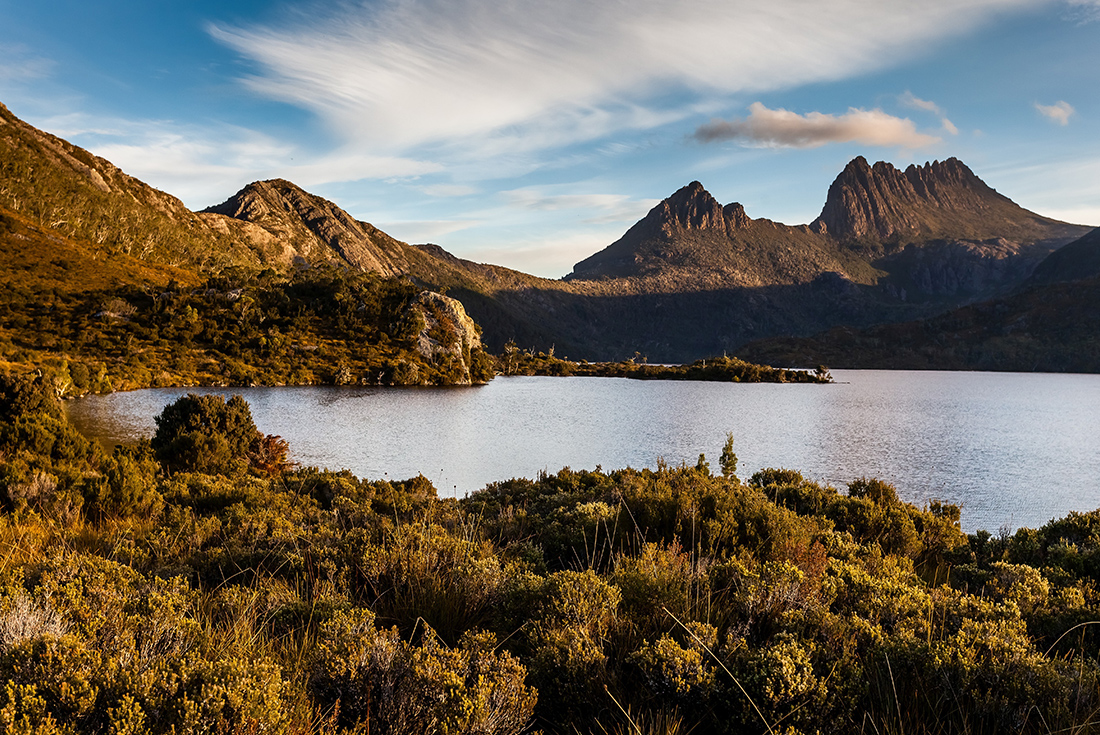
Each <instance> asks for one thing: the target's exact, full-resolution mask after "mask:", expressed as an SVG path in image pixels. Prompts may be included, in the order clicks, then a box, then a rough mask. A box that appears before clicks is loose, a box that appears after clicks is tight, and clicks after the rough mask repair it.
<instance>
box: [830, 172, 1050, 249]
mask: <svg viewBox="0 0 1100 735" xmlns="http://www.w3.org/2000/svg"><path fill="white" fill-rule="evenodd" d="M1060 224H1063V223H1058V222H1055V221H1054V220H1049V219H1046V218H1044V217H1040V216H1039V215H1036V214H1034V213H1032V212H1028V211H1027V210H1025V209H1023V208H1021V207H1019V206H1018V205H1016V204H1015V203H1014V202H1012V201H1011V200H1010V199H1008V198H1007V197H1005V196H1003V195H1001V194H998V193H997V192H996V191H995V190H994V189H993V188H991V187H990V186H988V185H987V184H986V183H985V182H984V181H982V180H981V179H980V178H978V176H976V175H975V174H974V172H973V171H971V170H970V168H969V167H968V166H967V165H966V164H965V163H963V162H962V161H960V160H959V159H957V158H948V159H946V160H944V161H932V162H930V163H925V164H924V165H923V166H917V165H915V164H910V165H909V166H908V167H907V168H906V169H905V170H904V171H902V170H900V169H898V168H896V167H895V166H894V165H893V164H891V163H888V162H886V161H878V162H876V163H875V164H873V165H872V164H870V163H868V162H867V159H865V158H864V157H863V156H857V157H856V158H854V159H852V160H851V161H850V162H849V163H848V165H847V166H845V167H844V170H843V171H841V172H840V174H839V175H838V176H837V177H836V179H835V180H834V181H833V183H832V184H831V185H830V186H829V193H828V196H827V197H826V200H825V206H824V207H823V208H822V210H821V216H820V217H818V218H817V220H815V221H814V222H813V223H812V225H811V227H813V228H814V229H815V230H817V231H818V232H825V233H828V234H829V235H831V236H832V237H834V238H836V239H838V240H841V241H856V240H864V241H866V240H876V241H880V242H886V243H891V242H897V243H902V242H915V241H920V240H929V239H935V238H969V239H986V238H995V237H1008V238H1009V239H1013V240H1038V239H1043V238H1048V237H1058V236H1060V235H1052V234H1050V232H1049V230H1050V229H1051V226H1056V225H1060Z"/></svg>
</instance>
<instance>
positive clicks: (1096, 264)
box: [1028, 228, 1100, 285]
mask: <svg viewBox="0 0 1100 735" xmlns="http://www.w3.org/2000/svg"><path fill="white" fill-rule="evenodd" d="M1097 275H1100V228H1097V229H1095V230H1093V231H1092V232H1090V233H1089V234H1087V235H1085V236H1084V237H1082V238H1081V239H1080V240H1076V241H1074V242H1071V243H1070V244H1069V245H1066V246H1065V247H1063V248H1059V249H1058V250H1055V251H1054V252H1053V253H1051V254H1050V255H1049V256H1047V257H1046V259H1045V260H1043V262H1042V263H1040V264H1039V266H1038V267H1037V268H1036V269H1035V273H1033V274H1032V276H1031V278H1030V279H1029V280H1028V284H1029V285H1040V284H1045V283H1056V282H1058V281H1074V280H1077V279H1080V278H1089V277H1091V276H1097Z"/></svg>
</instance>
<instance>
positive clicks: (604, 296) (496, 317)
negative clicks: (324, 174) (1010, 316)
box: [0, 108, 1089, 362]
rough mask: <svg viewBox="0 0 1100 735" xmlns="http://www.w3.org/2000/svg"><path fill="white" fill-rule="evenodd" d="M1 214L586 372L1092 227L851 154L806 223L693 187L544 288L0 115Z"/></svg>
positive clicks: (875, 302)
mask: <svg viewBox="0 0 1100 735" xmlns="http://www.w3.org/2000/svg"><path fill="white" fill-rule="evenodd" d="M32 202H33V203H34V204H35V207H34V208H33V209H31V208H29V203H32ZM0 206H7V207H8V208H9V209H14V210H16V211H17V213H19V216H27V217H29V219H30V220H36V221H37V222H39V223H41V226H42V227H45V228H47V229H48V228H50V227H51V226H52V225H54V224H56V226H57V227H58V228H61V229H59V230H58V231H59V234H61V235H63V236H71V237H74V238H77V239H78V240H82V241H87V242H90V243H100V244H101V246H102V248H103V249H104V253H106V254H110V253H114V255H110V256H109V257H119V256H120V255H121V254H126V253H131V254H132V255H131V256H130V257H137V258H139V259H143V260H145V261H148V262H150V263H166V264H170V265H181V266H186V267H188V268H193V269H198V270H199V271H201V272H206V273H210V272H217V271H218V270H219V269H220V268H223V267H225V266H226V265H245V266H250V267H270V266H275V267H279V268H285V267H291V266H293V265H295V264H297V265H298V266H308V265H309V264H321V263H333V264H336V265H340V266H342V267H346V268H353V269H355V270H362V271H368V272H374V273H378V274H380V275H383V276H401V277H405V278H409V279H411V280H413V281H414V282H415V283H417V284H418V285H420V286H421V287H423V288H427V289H435V290H444V289H445V290H447V292H448V293H449V294H450V295H451V296H453V297H454V298H457V299H458V300H459V301H461V302H462V304H463V305H464V307H465V309H466V310H467V311H468V312H469V314H470V315H471V316H472V317H473V318H474V319H475V320H476V321H477V322H478V323H479V324H480V325H482V327H483V329H484V330H485V331H484V341H485V343H486V344H487V346H488V347H489V348H490V349H492V350H500V349H502V348H503V345H504V343H505V342H507V341H508V340H511V339H514V340H516V341H517V342H518V343H519V344H520V345H521V346H523V347H534V348H537V349H548V348H549V347H551V346H557V348H558V354H562V355H566V354H571V355H572V356H573V357H578V358H579V357H584V358H587V359H622V358H624V357H629V356H631V355H633V354H634V353H635V352H640V353H642V354H644V355H647V356H648V357H649V358H650V359H651V360H655V361H656V360H659V361H669V362H686V361H690V360H692V359H696V358H699V357H703V356H708V355H713V354H718V353H721V352H729V353H733V352H734V351H736V350H737V349H739V348H740V346H741V345H743V344H745V343H746V342H749V341H752V340H758V339H761V338H766V337H770V336H777V335H809V334H813V333H816V332H819V331H821V330H823V329H828V328H830V327H833V326H838V325H846V326H853V327H865V326H869V325H872V324H875V323H882V322H898V321H904V320H909V319H914V318H920V317H927V316H931V315H933V314H935V313H939V312H943V311H945V310H948V309H951V308H954V307H957V306H960V305H963V304H966V303H969V302H972V301H976V300H979V299H981V298H989V297H991V296H995V295H998V294H1003V293H1006V292H1008V291H1010V290H1011V289H1013V288H1015V287H1017V286H1018V285H1019V284H1020V283H1021V282H1022V281H1023V280H1024V279H1025V278H1027V277H1028V276H1029V275H1030V273H1031V270H1032V269H1033V267H1034V266H1035V264H1036V263H1038V262H1039V260H1040V259H1041V258H1042V257H1043V256H1045V255H1046V254H1047V253H1049V252H1050V251H1051V250H1052V249H1054V248H1055V247H1056V246H1057V245H1059V244H1061V243H1064V242H1067V241H1068V240H1070V239H1073V237H1074V236H1079V235H1081V234H1084V233H1085V232H1087V231H1088V229H1089V228H1082V227H1077V226H1074V225H1067V224H1065V223H1060V222H1056V221H1054V220H1049V219H1047V218H1043V217H1041V216H1039V215H1036V214H1034V213H1032V212H1028V211H1027V210H1024V209H1022V208H1020V207H1018V206H1016V205H1015V204H1014V203H1012V202H1011V201H1010V200H1008V199H1007V198H1005V197H1003V196H1002V195H1000V194H998V193H996V192H995V191H994V190H993V189H991V188H990V187H988V186H986V185H985V184H984V183H983V182H981V180H980V179H978V178H977V176H975V175H974V174H973V173H972V172H971V171H970V169H968V168H966V166H965V165H963V164H962V163H961V162H959V161H956V160H955V159H949V160H948V161H945V162H942V163H940V162H936V163H931V164H927V165H926V166H922V167H916V166H911V167H909V168H908V169H906V170H905V171H904V172H902V171H898V170H897V169H895V168H894V167H893V166H891V165H890V164H886V163H882V162H880V163H877V164H875V165H873V166H872V165H870V164H868V163H867V162H866V160H864V159H862V158H858V159H855V160H853V161H852V162H851V163H850V164H849V165H848V166H847V167H846V168H845V170H844V171H843V172H841V174H840V175H839V176H838V177H837V179H836V181H834V182H833V185H832V186H831V187H830V194H829V196H828V198H827V200H826V205H825V207H824V208H823V210H822V216H821V217H819V218H818V220H817V221H815V222H814V223H811V224H810V225H797V226H789V225H785V224H782V223H778V222H772V221H770V220H767V219H763V218H761V219H753V218H751V217H749V216H748V214H747V213H746V212H745V210H744V208H743V207H742V206H741V205H740V204H739V203H736V202H734V203H731V204H727V205H725V206H723V205H721V204H720V203H719V202H718V201H717V200H716V199H715V198H714V197H713V196H711V195H710V194H709V193H708V192H707V191H706V189H705V188H703V186H702V184H700V183H699V182H692V183H691V184H689V185H688V186H686V187H683V188H681V189H680V190H679V191H677V192H675V193H674V194H673V195H672V196H670V197H669V198H668V199H666V200H664V201H663V202H661V203H660V204H658V205H657V206H656V207H654V208H653V210H651V211H650V212H649V214H647V216H646V217H644V218H643V219H642V220H640V221H639V222H638V223H637V224H635V225H634V226H633V227H631V228H630V229H629V230H628V231H627V232H626V233H625V234H624V235H623V237H622V238H620V239H619V240H618V241H616V242H615V243H612V244H611V245H610V246H608V247H607V248H605V249H604V250H602V251H600V252H599V253H595V254H593V255H592V256H591V257H589V258H587V259H585V260H583V261H581V262H580V263H578V264H577V266H576V267H575V269H574V272H573V273H571V274H570V275H569V276H568V277H567V278H566V279H563V280H549V279H543V278H537V277H535V276H531V275H528V274H525V273H521V272H518V271H514V270H511V269H508V268H503V267H500V266H493V265H489V264H480V263H472V262H470V261H468V260H464V259H462V258H457V257H455V256H453V255H452V254H450V253H448V252H446V251H445V250H443V249H442V248H440V247H438V246H434V245H418V246H413V245H408V244H406V243H402V242H400V241H398V240H396V239H394V238H392V237H390V236H388V235H387V234H386V233H384V232H382V231H381V230H379V229H377V228H375V227H373V226H372V225H370V224H369V223H366V222H362V221H359V220H357V219H356V218H354V217H352V216H351V215H350V214H348V213H347V212H345V211H344V210H343V209H341V208H340V207H338V206H337V205H335V204H334V203H332V202H329V201H327V200H325V199H323V198H321V197H318V196H315V195H313V194H310V193H309V192H306V191H304V190H302V189H301V188H300V187H298V186H296V185H294V184H293V183H291V182H289V181H285V180H281V179H273V180H269V181H260V182H254V183H252V184H249V185H248V186H246V187H244V188H243V189H242V190H241V191H240V192H238V193H237V194H236V195H234V196H233V197H231V198H230V199H229V200H227V201H225V202H223V203H221V204H218V205H215V206H212V207H209V208H207V209H206V210H204V211H203V212H198V213H194V212H190V211H188V210H187V209H186V207H184V206H183V204H182V203H181V202H179V200H178V199H175V198H174V197H171V196H170V195H167V194H164V193H163V192H157V191H156V190H155V189H153V188H152V187H148V186H146V185H144V184H142V183H141V182H139V181H137V180H136V179H132V178H131V177H127V176H126V175H125V174H123V173H122V172H121V171H119V170H118V169H117V168H115V167H113V166H111V164H109V162H106V161H104V160H103V159H98V158H96V157H94V156H92V155H91V154H89V153H88V152H86V151H83V150H82V149H80V148H78V147H76V146H72V145H71V144H68V143H66V142H65V141H62V140H61V139H59V138H54V137H53V136H49V135H48V134H46V133H42V132H41V131H36V130H35V129H34V128H33V127H31V126H29V125H27V124H26V123H23V122H22V121H19V120H18V119H17V118H15V117H14V116H13V115H11V114H10V112H8V111H7V110H6V108H3V109H0ZM883 232H885V233H888V235H887V236H885V237H884V236H883V235H882V233H883ZM922 238H923V239H922Z"/></svg>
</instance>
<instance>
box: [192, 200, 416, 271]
mask: <svg viewBox="0 0 1100 735" xmlns="http://www.w3.org/2000/svg"><path fill="white" fill-rule="evenodd" d="M203 214H205V215H222V216H225V217H230V218H232V219H235V220H239V221H242V222H247V223H250V224H252V225H255V226H258V227H259V228H262V231H261V230H248V231H246V232H245V234H246V235H247V236H249V237H252V238H254V242H255V243H256V244H257V245H258V246H266V245H269V244H270V242H271V240H270V239H269V238H273V239H274V241H275V242H277V243H278V244H279V246H280V249H279V250H278V251H277V252H276V253H275V258H276V259H277V260H278V261H279V262H282V263H284V264H288V263H291V262H293V261H294V260H296V259H304V260H306V261H309V262H314V261H343V262H346V263H348V264H350V265H352V266H355V267H356V268H359V269H360V270H364V271H369V272H373V273H379V274H381V275H384V276H395V275H401V274H404V273H406V272H407V271H408V262H407V261H406V259H405V255H404V250H403V247H402V245H401V243H400V242H398V241H397V240H395V239H393V238H392V237H390V236H389V235H387V234H386V233H384V232H382V231H381V230H379V229H378V228H376V227H374V226H373V225H371V224H368V223H366V222H360V221H359V220H356V219H355V218H354V217H352V216H351V215H350V214H348V213H347V212H345V211H344V210H343V209H341V208H340V207H338V206H336V205H335V204H333V203H332V202H330V201H328V200H327V199H323V198H321V197H319V196H315V195H313V194H310V193H309V192H306V191H304V190H303V189H301V188H299V187H298V186H296V185H294V184H292V183H291V182H289V181H286V180H284V179H273V180H270V181H256V182H253V183H251V184H249V185H248V186H246V187H245V188H243V189H241V190H240V191H239V192H237V193H236V194H235V195H233V196H232V197H230V198H229V199H228V200H227V201H225V202H223V203H221V204H218V205H215V206H212V207H207V208H206V209H204V210H203ZM264 233H266V234H264Z"/></svg>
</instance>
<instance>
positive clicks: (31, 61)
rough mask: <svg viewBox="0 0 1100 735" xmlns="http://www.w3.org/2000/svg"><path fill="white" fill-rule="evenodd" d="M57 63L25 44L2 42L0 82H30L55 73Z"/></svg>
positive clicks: (0, 50)
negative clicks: (38, 54) (36, 53)
mask: <svg viewBox="0 0 1100 735" xmlns="http://www.w3.org/2000/svg"><path fill="white" fill-rule="evenodd" d="M56 66H57V64H56V63H55V62H54V61H53V60H52V59H47V58H43V57H41V56H36V55H35V54H34V53H33V52H32V51H31V49H30V48H29V47H27V46H25V45H23V44H0V82H29V81H35V80H39V79H45V78H46V77H49V76H51V75H52V74H53V72H54V70H55V68H56Z"/></svg>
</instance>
